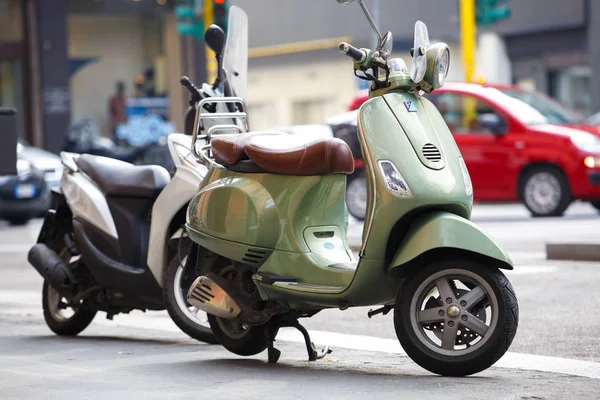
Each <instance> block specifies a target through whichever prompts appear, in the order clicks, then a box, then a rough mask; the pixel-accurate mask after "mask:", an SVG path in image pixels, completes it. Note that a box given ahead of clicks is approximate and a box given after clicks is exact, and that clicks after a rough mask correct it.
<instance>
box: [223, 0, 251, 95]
mask: <svg viewBox="0 0 600 400" xmlns="http://www.w3.org/2000/svg"><path fill="white" fill-rule="evenodd" d="M228 25H229V27H228V32H227V42H226V44H225V52H224V54H223V67H224V68H225V71H226V73H227V80H228V82H229V86H230V87H231V90H232V91H233V95H234V96H237V97H241V98H243V99H246V95H247V92H248V15H246V12H245V11H244V10H242V9H241V8H239V7H236V6H232V7H231V8H230V9H229V23H228Z"/></svg>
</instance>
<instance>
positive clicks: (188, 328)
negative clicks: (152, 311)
mask: <svg viewBox="0 0 600 400" xmlns="http://www.w3.org/2000/svg"><path fill="white" fill-rule="evenodd" d="M181 247H182V248H181V252H175V256H174V257H173V258H172V259H171V261H170V262H169V264H168V265H167V268H166V270H165V276H164V281H163V282H164V287H163V297H164V299H165V305H166V308H167V311H168V313H169V316H170V317H171V319H172V320H173V322H175V325H177V326H178V327H179V329H181V330H182V331H183V332H184V333H185V334H187V335H188V336H190V337H191V338H193V339H196V340H198V341H201V342H205V343H209V344H219V341H218V340H217V338H216V337H215V335H214V334H213V332H212V330H211V328H210V327H209V326H202V325H201V324H199V323H198V322H197V321H194V320H193V319H191V318H193V317H192V316H191V314H189V313H186V311H184V310H182V309H181V306H180V305H179V303H178V301H177V295H176V293H175V290H176V286H179V287H181V283H180V282H176V279H177V276H178V274H177V272H178V269H179V267H180V260H179V253H181V257H185V256H187V255H188V254H189V251H190V248H191V245H190V243H189V242H188V243H186V244H182V246H181ZM192 282H193V280H192ZM187 289H189V288H186V289H185V290H183V292H185V293H182V294H183V296H182V298H180V301H184V302H185V304H186V305H188V306H189V304H188V303H187V300H186V298H187ZM207 325H208V321H207Z"/></svg>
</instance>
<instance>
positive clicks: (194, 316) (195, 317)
mask: <svg viewBox="0 0 600 400" xmlns="http://www.w3.org/2000/svg"><path fill="white" fill-rule="evenodd" d="M186 261H187V256H185V257H184V258H183V259H182V260H181V263H180V264H179V267H177V271H176V272H175V279H174V286H175V287H174V293H175V301H176V302H177V306H178V307H179V309H180V310H181V311H182V312H183V314H184V315H185V316H186V317H187V318H188V319H189V320H190V321H192V322H193V323H195V324H197V325H200V326H201V327H203V328H208V329H210V324H209V322H208V315H207V314H206V313H205V312H204V311H202V310H200V309H198V308H196V307H194V306H192V305H191V304H189V303H188V302H187V301H186V300H185V298H184V294H187V292H188V289H189V288H183V287H182V280H183V273H184V272H185V264H186Z"/></svg>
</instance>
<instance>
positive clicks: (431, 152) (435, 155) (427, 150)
mask: <svg viewBox="0 0 600 400" xmlns="http://www.w3.org/2000/svg"><path fill="white" fill-rule="evenodd" d="M423 156H424V157H425V158H426V159H428V160H429V161H431V162H439V161H441V160H442V153H440V151H439V150H438V148H437V147H435V146H434V145H432V144H431V143H428V144H426V145H425V146H423Z"/></svg>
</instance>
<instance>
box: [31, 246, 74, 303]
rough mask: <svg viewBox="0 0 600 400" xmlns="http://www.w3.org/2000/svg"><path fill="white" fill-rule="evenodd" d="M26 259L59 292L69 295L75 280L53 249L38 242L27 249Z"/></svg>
mask: <svg viewBox="0 0 600 400" xmlns="http://www.w3.org/2000/svg"><path fill="white" fill-rule="evenodd" d="M27 260H28V261H29V263H30V264H31V265H32V266H33V267H34V268H35V269H36V271H37V272H39V274H40V275H41V276H42V278H44V279H46V280H47V281H48V283H50V285H51V286H52V287H53V288H54V289H56V290H57V291H58V292H59V293H60V294H62V295H67V294H68V295H71V293H70V292H72V290H71V289H72V287H73V284H74V281H75V280H74V279H73V276H72V275H71V271H69V269H68V268H67V266H66V265H65V263H64V262H63V261H62V260H61V259H60V257H59V256H58V254H56V252H55V251H54V250H52V249H50V248H49V247H48V246H46V245H45V244H43V243H38V244H36V245H35V246H33V247H32V248H31V250H29V254H28V255H27Z"/></svg>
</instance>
